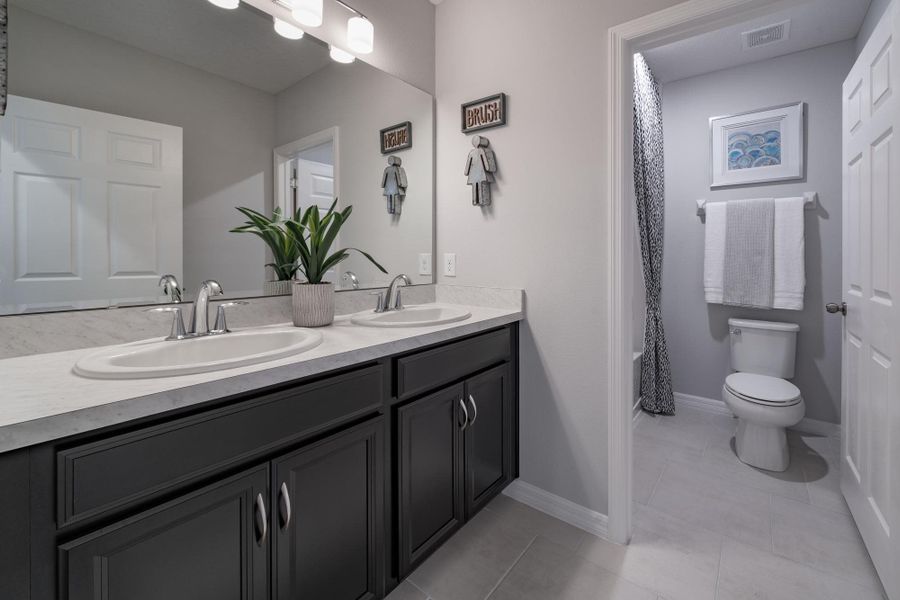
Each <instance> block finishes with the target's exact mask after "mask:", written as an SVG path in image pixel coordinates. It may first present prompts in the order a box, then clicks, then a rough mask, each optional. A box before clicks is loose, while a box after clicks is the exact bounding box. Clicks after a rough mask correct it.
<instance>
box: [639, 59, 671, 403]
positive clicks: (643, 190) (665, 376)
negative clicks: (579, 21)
mask: <svg viewBox="0 0 900 600" xmlns="http://www.w3.org/2000/svg"><path fill="white" fill-rule="evenodd" d="M634 195H635V201H636V205H637V225H638V233H639V235H640V240H641V264H642V267H643V272H644V285H645V287H646V288H647V316H646V323H645V325H644V353H643V355H642V357H641V390H640V392H641V407H643V409H644V410H646V411H648V412H652V413H659V414H666V415H672V414H675V399H674V397H673V395H672V370H671V367H670V366H669V355H668V351H667V350H666V334H665V331H664V330H663V323H662V308H661V296H662V268H663V228H664V227H663V226H664V217H665V212H664V209H665V182H664V169H663V129H662V105H661V104H660V97H659V86H658V85H657V83H656V80H655V79H654V78H653V73H652V72H651V71H650V67H649V66H648V65H647V62H646V61H645V60H644V57H643V56H641V55H640V54H635V55H634Z"/></svg>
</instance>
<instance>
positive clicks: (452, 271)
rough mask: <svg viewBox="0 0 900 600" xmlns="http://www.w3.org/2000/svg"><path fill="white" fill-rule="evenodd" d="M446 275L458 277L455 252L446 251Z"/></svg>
mask: <svg viewBox="0 0 900 600" xmlns="http://www.w3.org/2000/svg"><path fill="white" fill-rule="evenodd" d="M444 275H445V276H446V277H456V254H454V253H453V252H446V253H444Z"/></svg>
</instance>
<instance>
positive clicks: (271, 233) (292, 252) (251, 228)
mask: <svg viewBox="0 0 900 600" xmlns="http://www.w3.org/2000/svg"><path fill="white" fill-rule="evenodd" d="M237 210H238V211H240V212H241V214H243V215H244V216H245V217H247V219H248V220H247V221H246V222H245V223H244V224H243V225H241V226H240V227H235V228H234V229H232V230H231V231H230V232H231V233H252V234H254V235H256V236H257V237H259V238H261V239H262V240H263V241H264V242H265V243H266V245H267V246H268V247H269V250H270V251H271V252H272V258H273V262H270V263H268V264H266V266H267V267H272V270H273V271H274V273H275V280H274V281H266V282H264V283H263V294H264V295H266V296H281V295H287V294H290V293H291V281H292V280H293V279H294V275H295V274H296V273H297V269H298V268H300V264H299V262H298V259H299V258H300V248H299V247H298V245H297V241H296V240H295V239H294V234H293V233H291V232H290V231H288V230H287V229H286V228H285V226H284V223H285V219H284V217H283V215H282V214H281V208H276V209H275V210H274V211H273V212H272V217H271V218H269V217H267V216H266V215H264V214H262V213H261V212H258V211H255V210H253V209H251V208H245V207H238V209H237ZM297 218H300V211H297Z"/></svg>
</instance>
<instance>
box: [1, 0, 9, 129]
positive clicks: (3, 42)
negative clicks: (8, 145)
mask: <svg viewBox="0 0 900 600" xmlns="http://www.w3.org/2000/svg"><path fill="white" fill-rule="evenodd" d="M7 48H8V42H7V40H6V0H0V115H4V114H6V62H7V59H6V57H7Z"/></svg>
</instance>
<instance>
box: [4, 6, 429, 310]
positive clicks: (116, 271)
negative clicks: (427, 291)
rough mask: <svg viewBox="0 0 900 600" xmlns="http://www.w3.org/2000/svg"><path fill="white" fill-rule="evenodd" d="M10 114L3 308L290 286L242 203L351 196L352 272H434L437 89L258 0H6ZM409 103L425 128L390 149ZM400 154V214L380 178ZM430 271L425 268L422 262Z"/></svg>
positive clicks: (344, 268) (288, 204) (346, 200)
mask: <svg viewBox="0 0 900 600" xmlns="http://www.w3.org/2000/svg"><path fill="white" fill-rule="evenodd" d="M9 48H10V50H9V94H10V96H9V105H8V109H7V114H6V116H4V117H0V136H2V138H0V314H19V313H26V312H41V311H51V310H72V309H80V308H97V307H106V306H124V305H130V304H149V303H155V302H167V301H170V298H169V297H168V296H166V295H164V293H163V290H162V289H161V288H160V287H159V286H158V282H159V280H160V277H161V276H162V275H164V274H168V273H171V274H173V275H175V277H177V278H178V280H179V281H180V282H181V285H182V286H183V288H185V289H186V290H187V295H186V299H189V298H190V292H191V291H193V290H196V289H197V286H198V284H199V283H200V282H201V281H203V280H204V279H216V280H217V281H219V282H220V283H221V284H222V287H223V288H224V290H225V293H226V295H227V296H230V297H253V296H261V295H266V294H277V293H279V292H282V293H283V292H284V291H285V286H284V285H279V284H277V283H275V282H274V280H275V279H277V276H276V275H275V274H274V272H273V270H272V269H271V268H267V267H265V266H264V265H266V263H268V262H270V261H271V260H272V255H271V253H270V252H269V251H268V250H267V248H266V245H265V243H264V242H263V241H262V240H260V239H259V238H257V237H256V236H253V235H250V234H247V233H230V230H231V229H232V228H235V227H237V226H240V225H241V224H242V223H243V222H244V221H245V220H246V219H245V217H244V216H243V215H241V213H239V212H238V211H237V207H247V208H251V209H253V210H256V211H259V212H260V213H263V214H264V215H272V213H273V210H274V209H275V208H276V207H280V208H282V209H283V210H284V211H285V212H286V213H288V214H290V213H291V212H293V211H294V210H295V209H296V208H297V207H301V208H305V207H308V206H310V205H316V206H318V207H320V208H321V209H322V210H327V208H328V207H329V206H330V205H331V203H332V202H333V201H334V199H335V198H337V199H338V207H339V208H343V207H346V206H350V205H352V206H353V214H352V216H351V218H350V220H349V221H348V223H347V224H346V226H345V227H344V228H343V229H342V230H341V233H340V236H339V239H338V241H337V244H338V245H337V246H335V248H337V247H355V248H360V249H363V250H365V251H366V252H368V253H370V254H371V255H372V256H373V257H374V258H375V259H376V260H378V262H380V263H381V264H382V265H384V267H385V268H386V269H387V270H388V271H389V273H390V275H385V274H383V273H381V272H380V271H378V270H377V269H376V268H375V267H374V266H372V265H371V264H370V263H369V262H368V261H367V260H365V259H364V258H361V257H357V256H356V255H353V256H351V258H350V259H349V260H347V261H345V262H343V263H341V264H340V265H338V268H337V269H335V270H334V272H333V273H330V274H329V275H330V276H329V279H330V280H331V281H333V282H334V283H335V285H336V288H337V289H339V290H345V289H354V288H367V287H377V286H382V285H385V284H386V282H387V281H389V279H390V276H392V275H395V274H397V273H406V274H407V275H409V276H410V278H411V279H412V280H413V282H414V283H432V281H433V279H432V275H431V274H430V273H431V269H430V268H425V267H424V266H423V264H422V263H423V262H425V263H426V264H427V265H428V267H430V265H431V256H432V252H433V231H434V226H433V218H434V202H433V193H434V172H433V171H434V139H433V136H434V125H433V119H434V114H433V112H434V103H433V98H432V97H431V96H430V95H429V94H428V93H426V92H423V91H421V90H419V89H417V88H415V87H413V86H411V85H409V84H406V83H404V82H403V81H401V80H399V79H397V78H395V77H393V76H390V75H388V74H386V73H383V72H381V71H379V70H378V69H376V68H374V67H372V66H370V65H368V64H366V63H364V62H362V61H360V60H356V61H355V62H353V63H351V64H343V63H338V62H336V61H334V60H332V59H331V58H330V57H329V49H328V47H327V45H325V44H324V43H323V42H321V41H319V40H317V39H315V38H313V37H312V36H310V35H309V34H308V33H307V35H305V36H304V37H303V38H302V39H299V40H290V39H286V38H284V37H282V36H280V35H278V34H276V32H275V31H274V30H273V19H272V17H271V16H270V15H267V14H265V13H263V12H261V11H258V10H256V9H254V8H252V7H248V6H247V5H246V4H245V3H242V4H241V7H240V8H238V9H236V10H222V9H220V8H217V7H216V6H214V5H212V4H211V3H210V2H208V1H207V0H153V1H152V2H148V1H146V0H78V1H73V0H10V7H9ZM406 122H409V123H410V124H411V129H412V132H413V133H414V135H413V136H412V142H413V143H412V146H411V147H409V148H406V149H403V150H398V151H396V152H394V153H391V154H383V153H382V147H381V143H380V142H381V138H382V136H381V133H380V132H381V130H382V129H385V128H388V127H391V126H394V125H397V124H400V123H406ZM390 155H394V156H396V157H398V158H400V159H401V161H402V167H403V168H404V169H405V173H406V182H407V189H406V196H405V199H404V200H403V201H402V209H401V210H400V211H399V214H389V212H388V210H387V203H386V200H385V197H384V196H383V190H382V178H383V174H384V172H385V168H386V167H388V158H389V156H390ZM423 273H425V274H423Z"/></svg>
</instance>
